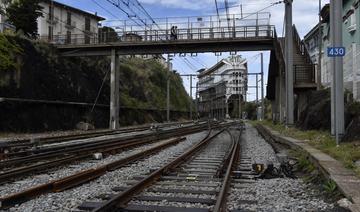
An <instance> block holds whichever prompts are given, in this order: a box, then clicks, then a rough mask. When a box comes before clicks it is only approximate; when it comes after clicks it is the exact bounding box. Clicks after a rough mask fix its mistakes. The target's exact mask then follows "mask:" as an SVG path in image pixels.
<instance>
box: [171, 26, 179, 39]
mask: <svg viewBox="0 0 360 212" xmlns="http://www.w3.org/2000/svg"><path fill="white" fill-rule="evenodd" d="M176 31H177V27H176V26H172V27H171V30H170V40H176V39H177V33H176Z"/></svg>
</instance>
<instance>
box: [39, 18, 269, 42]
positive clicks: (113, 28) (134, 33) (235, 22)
mask: <svg viewBox="0 0 360 212" xmlns="http://www.w3.org/2000/svg"><path fill="white" fill-rule="evenodd" d="M268 15H269V14H268V13H259V14H255V17H254V18H251V17H250V18H249V17H247V18H245V17H244V14H243V15H231V16H225V17H223V16H219V17H217V16H207V17H187V18H182V19H180V18H179V19H176V18H174V20H172V19H165V21H164V22H160V21H159V22H157V23H155V22H154V23H153V24H151V25H150V24H149V25H148V24H146V25H145V26H142V27H140V26H134V25H130V24H129V23H128V22H126V21H125V22H119V21H118V22H116V21H109V22H108V23H104V24H107V26H106V27H102V28H100V29H99V31H98V32H97V33H94V32H93V33H90V32H86V31H84V32H81V31H79V32H77V33H72V32H67V33H66V34H64V35H52V36H47V35H45V36H43V37H41V39H42V40H46V41H49V42H51V43H54V44H57V45H78V44H101V43H114V42H123V43H142V42H177V41H181V42H186V41H189V42H191V41H199V40H229V39H259V38H274V31H275V27H274V26H273V25H270V20H269V17H268Z"/></svg>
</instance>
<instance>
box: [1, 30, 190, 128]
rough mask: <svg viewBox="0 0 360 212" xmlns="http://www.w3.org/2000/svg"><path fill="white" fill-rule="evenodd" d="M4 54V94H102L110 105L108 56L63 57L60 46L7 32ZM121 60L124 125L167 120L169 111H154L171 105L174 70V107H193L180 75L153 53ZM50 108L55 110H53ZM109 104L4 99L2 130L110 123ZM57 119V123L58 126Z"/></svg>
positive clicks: (67, 97) (69, 98) (80, 97)
mask: <svg viewBox="0 0 360 212" xmlns="http://www.w3.org/2000/svg"><path fill="white" fill-rule="evenodd" d="M0 57H1V58H4V59H1V60H0V78H1V83H0V97H11V98H24V99H36V100H56V101H65V102H85V103H94V101H95V99H96V97H97V95H98V94H99V98H98V102H97V103H98V104H103V105H109V102H110V97H109V94H110V85H109V83H110V79H109V77H110V73H109V70H110V59H109V58H107V57H91V58H69V57H60V56H59V55H58V53H57V51H56V49H55V48H53V47H52V46H49V45H48V44H46V43H42V42H32V41H30V40H27V39H23V38H20V37H16V36H4V35H2V34H0ZM120 62H121V63H120V64H121V65H120V69H119V71H120V94H121V96H120V105H121V107H122V111H121V112H120V119H121V124H122V125H128V124H141V123H144V122H149V121H164V115H163V113H158V112H153V111H160V110H164V109H165V108H166V80H167V77H168V74H169V77H170V80H171V82H170V85H171V86H170V88H171V90H170V92H171V93H170V97H171V110H174V111H188V107H189V102H190V97H189V96H188V95H187V93H186V91H185V89H184V87H183V85H182V80H181V77H180V76H179V75H177V74H174V73H170V72H168V71H167V69H166V68H165V67H164V66H163V65H162V64H160V63H159V62H158V61H156V60H153V59H149V60H143V59H140V58H132V59H130V58H121V59H120ZM103 81H104V82H105V83H104V85H103V86H102V83H103ZM101 87H102V89H101V90H100V88H101ZM50 109H51V115H48V114H47V113H49V112H50ZM108 109H109V108H108V107H105V108H96V109H95V111H93V112H91V106H90V107H79V106H77V107H75V106H73V107H65V106H60V107H57V106H50V105H48V106H46V107H45V106H44V105H41V104H31V105H25V104H24V103H16V102H13V103H1V104H0V112H1V114H2V121H1V123H0V131H1V130H2V131H4V130H10V131H15V130H26V129H28V128H34V129H31V130H33V131H41V130H45V129H46V130H54V129H71V128H73V127H74V126H75V125H76V123H77V122H79V121H91V122H93V123H94V124H95V126H97V127H107V125H108ZM129 110H131V111H129ZM42 114H43V115H42ZM164 114H165V113H164ZM173 117H174V116H173ZM174 118H175V117H174ZM54 123H55V124H56V126H52V125H53V124H54ZM20 125H21V126H20ZM37 125H38V126H37ZM40 125H41V126H40Z"/></svg>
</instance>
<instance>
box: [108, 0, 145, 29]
mask: <svg viewBox="0 0 360 212" xmlns="http://www.w3.org/2000/svg"><path fill="white" fill-rule="evenodd" d="M106 1H107V2H109V3H110V4H112V5H113V6H115V7H116V8H118V9H119V10H121V11H122V12H123V13H125V15H127V17H128V18H129V19H130V20H131V21H133V22H134V23H135V24H136V25H138V26H140V27H141V26H142V25H141V24H140V23H139V22H137V21H136V20H134V19H133V17H137V16H136V15H131V14H130V13H129V12H127V11H126V10H125V9H123V8H122V7H121V6H120V4H119V2H118V3H116V2H114V1H112V0H106Z"/></svg>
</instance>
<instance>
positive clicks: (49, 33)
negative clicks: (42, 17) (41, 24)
mask: <svg viewBox="0 0 360 212" xmlns="http://www.w3.org/2000/svg"><path fill="white" fill-rule="evenodd" d="M53 33H54V30H53V27H52V26H49V32H48V39H49V41H51V40H52V39H53Z"/></svg>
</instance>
